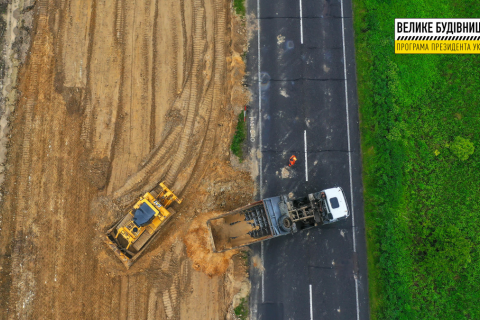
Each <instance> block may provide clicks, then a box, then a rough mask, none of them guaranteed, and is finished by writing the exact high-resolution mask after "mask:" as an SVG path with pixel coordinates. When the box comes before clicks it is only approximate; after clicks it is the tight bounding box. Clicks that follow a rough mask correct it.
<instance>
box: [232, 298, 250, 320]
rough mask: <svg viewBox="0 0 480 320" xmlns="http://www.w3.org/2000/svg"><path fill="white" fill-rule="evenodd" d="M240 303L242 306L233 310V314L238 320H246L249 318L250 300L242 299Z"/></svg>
mask: <svg viewBox="0 0 480 320" xmlns="http://www.w3.org/2000/svg"><path fill="white" fill-rule="evenodd" d="M240 301H241V302H240V304H239V305H238V306H237V307H236V308H235V309H233V312H234V313H235V315H236V316H237V318H238V319H240V320H245V319H247V318H248V300H247V299H245V298H242V299H241V300H240Z"/></svg>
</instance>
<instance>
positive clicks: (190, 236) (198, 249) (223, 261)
mask: <svg viewBox="0 0 480 320" xmlns="http://www.w3.org/2000/svg"><path fill="white" fill-rule="evenodd" d="M222 213H224V212H208V213H202V214H200V216H198V217H196V218H195V220H193V221H192V224H191V226H190V229H189V230H188V232H187V234H186V235H185V237H184V239H183V242H184V243H185V246H186V248H187V255H188V257H189V258H190V259H191V260H192V262H193V268H194V269H195V270H197V271H202V272H204V273H205V274H207V275H208V276H210V277H212V276H215V275H221V274H223V273H225V272H226V271H227V268H228V266H229V264H230V262H231V258H232V256H234V255H235V254H237V253H238V251H237V250H228V251H225V252H222V253H215V252H213V247H212V243H211V241H212V240H211V238H210V235H209V232H208V228H207V220H208V219H211V218H214V217H216V216H219V215H221V214H222Z"/></svg>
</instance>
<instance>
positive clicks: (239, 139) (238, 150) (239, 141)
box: [230, 111, 247, 162]
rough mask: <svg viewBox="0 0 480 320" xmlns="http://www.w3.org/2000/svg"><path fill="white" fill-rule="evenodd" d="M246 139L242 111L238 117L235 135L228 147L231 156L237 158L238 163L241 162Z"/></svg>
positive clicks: (245, 127)
mask: <svg viewBox="0 0 480 320" xmlns="http://www.w3.org/2000/svg"><path fill="white" fill-rule="evenodd" d="M246 137H247V126H246V125H245V121H243V111H242V112H240V114H239V115H238V122H237V129H236V130H235V135H234V136H233V140H232V144H231V146H230V149H231V150H232V152H233V154H234V155H236V156H237V157H238V158H239V160H240V162H242V160H243V145H244V143H245V138H246Z"/></svg>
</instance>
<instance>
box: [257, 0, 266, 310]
mask: <svg viewBox="0 0 480 320" xmlns="http://www.w3.org/2000/svg"><path fill="white" fill-rule="evenodd" d="M257 23H258V25H257V39H258V149H259V151H260V153H261V152H262V84H261V83H260V0H257ZM262 158H263V157H262V156H260V163H259V172H260V183H259V184H260V190H259V195H260V199H261V198H262V191H263V175H262V165H263V161H262ZM261 256H262V257H261V259H262V265H263V266H265V262H264V260H263V241H262V243H261ZM263 302H265V271H264V270H262V303H263Z"/></svg>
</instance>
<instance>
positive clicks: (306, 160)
mask: <svg viewBox="0 0 480 320" xmlns="http://www.w3.org/2000/svg"><path fill="white" fill-rule="evenodd" d="M303 140H304V141H305V181H308V159H307V130H303Z"/></svg>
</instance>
